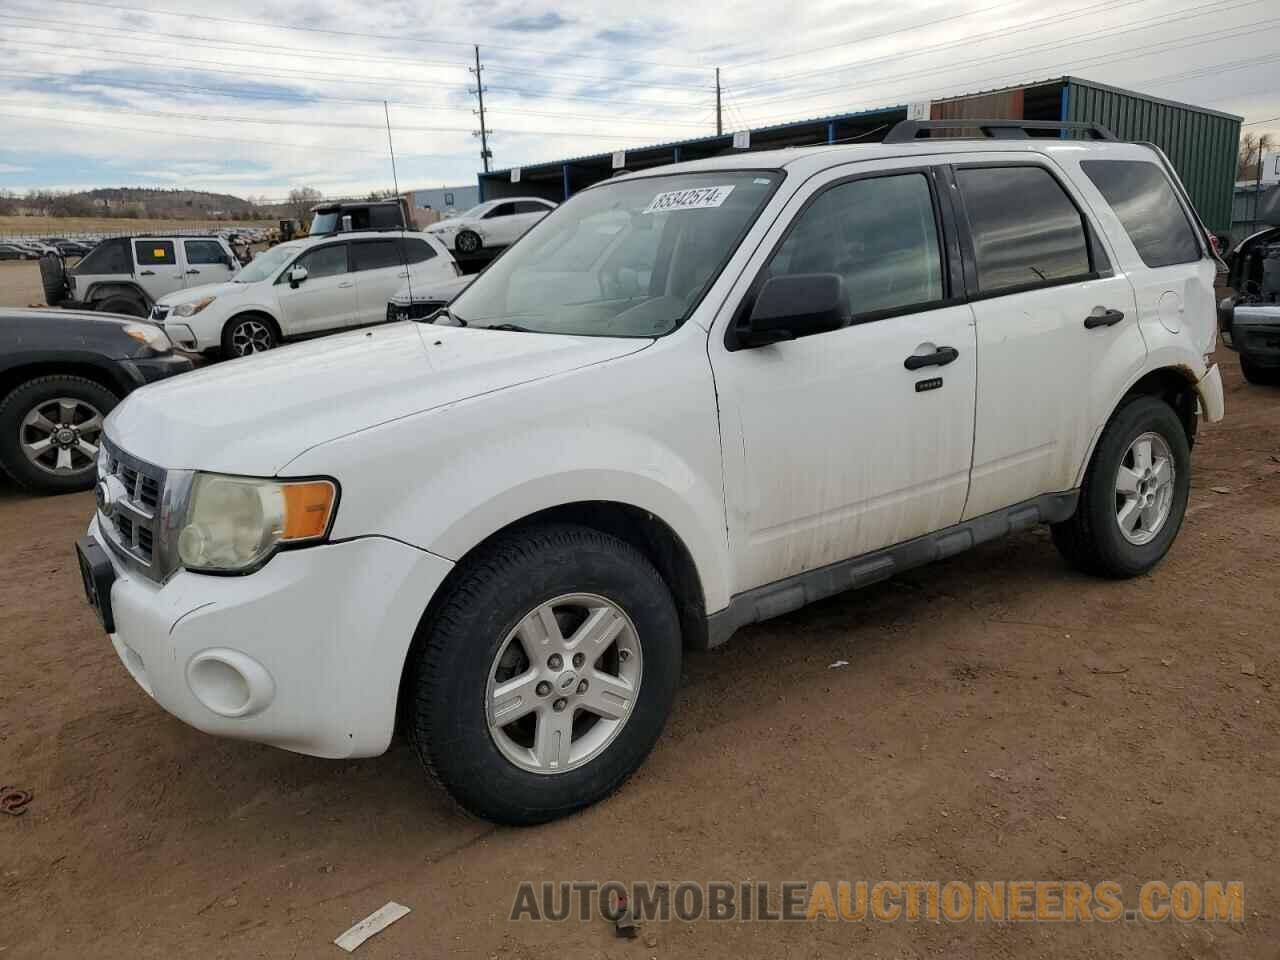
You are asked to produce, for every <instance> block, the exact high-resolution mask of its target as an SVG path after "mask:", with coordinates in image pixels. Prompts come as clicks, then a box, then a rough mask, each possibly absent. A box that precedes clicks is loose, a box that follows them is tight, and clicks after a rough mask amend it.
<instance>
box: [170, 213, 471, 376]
mask: <svg viewBox="0 0 1280 960" xmlns="http://www.w3.org/2000/svg"><path fill="white" fill-rule="evenodd" d="M460 273H461V271H460V270H459V269H458V266H457V264H455V263H454V261H453V257H452V256H450V255H449V251H448V250H446V249H445V248H444V246H443V244H441V243H440V241H438V240H436V239H435V238H434V237H427V236H424V235H423V234H421V233H405V232H402V231H399V230H397V231H394V232H386V233H358V234H357V233H352V234H346V235H342V234H339V235H337V236H326V237H313V238H311V239H307V240H295V241H292V242H290V243H282V244H279V245H278V246H275V247H272V248H271V249H270V250H266V251H264V252H263V253H260V254H258V256H257V257H256V258H255V259H254V260H252V261H251V262H250V263H249V265H248V266H246V267H245V268H244V269H243V270H241V271H240V273H239V274H238V275H237V276H236V277H235V279H234V280H232V281H231V282H229V283H223V284H218V285H216V286H207V287H198V288H195V289H188V290H184V291H182V292H181V293H175V294H172V295H171V296H167V297H163V298H162V299H161V300H160V301H159V302H158V303H157V304H156V306H155V309H154V310H153V311H152V313H151V319H152V320H154V321H155V322H157V323H159V324H161V325H162V326H163V327H164V328H165V332H167V333H168V334H169V337H170V339H172V340H173V342H174V343H176V344H177V345H178V346H179V347H181V348H182V349H184V350H198V351H202V352H203V351H209V350H218V351H220V352H221V355H222V356H223V357H242V356H246V355H248V354H251V353H260V352H262V351H263V350H270V349H271V348H272V347H275V346H278V345H279V344H280V343H281V342H282V341H285V340H292V339H297V338H302V337H311V336H315V335H317V334H323V333H331V332H333V331H335V330H341V329H343V328H346V327H359V326H365V325H367V324H371V323H381V322H383V321H385V320H386V318H387V301H388V300H389V299H390V298H391V297H392V296H393V295H394V294H395V293H396V291H398V290H399V289H400V288H401V287H403V286H404V285H405V284H406V283H408V284H423V285H426V284H428V283H431V282H436V281H440V280H445V279H453V278H454V277H456V276H458V274H460Z"/></svg>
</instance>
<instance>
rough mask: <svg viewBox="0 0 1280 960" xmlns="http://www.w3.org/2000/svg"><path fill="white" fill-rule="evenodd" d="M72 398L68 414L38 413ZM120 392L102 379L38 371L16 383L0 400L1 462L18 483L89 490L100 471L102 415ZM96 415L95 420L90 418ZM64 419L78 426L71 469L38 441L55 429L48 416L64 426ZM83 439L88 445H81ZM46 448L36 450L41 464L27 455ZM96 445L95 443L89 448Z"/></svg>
mask: <svg viewBox="0 0 1280 960" xmlns="http://www.w3.org/2000/svg"><path fill="white" fill-rule="evenodd" d="M60 400H64V401H69V402H70V404H73V405H68V406H67V407H66V416H65V418H64V417H60V416H58V414H57V413H54V415H53V416H48V415H45V416H44V420H43V421H42V420H41V419H40V417H38V416H36V414H37V412H39V411H40V410H41V409H42V407H50V408H51V409H53V410H61V409H62V407H61V405H59V403H58V401H60ZM119 402H120V400H119V397H117V396H116V395H115V394H114V393H112V392H111V391H110V390H107V389H106V388H105V387H103V386H102V385H101V384H97V383H94V382H93V381H92V380H86V379H84V378H83V377H72V376H50V377H39V378H38V379H35V380H30V381H28V382H27V383H24V384H22V385H21V386H19V387H17V388H15V389H14V390H13V391H11V392H10V393H9V395H8V396H6V397H5V398H4V399H3V401H0V465H3V467H4V471H5V473H7V474H8V475H9V476H10V477H12V478H13V480H14V482H16V483H17V484H18V485H19V486H22V487H25V488H26V489H28V490H32V491H37V492H40V493H70V492H71V491H73V490H87V489H89V488H90V487H92V486H93V484H94V480H95V478H96V476H97V465H96V448H97V447H98V445H99V444H100V443H101V442H102V426H101V424H102V418H103V417H105V416H106V415H107V414H108V413H109V412H110V411H111V410H112V408H113V407H115V405H116V404H117V403H119ZM94 416H96V420H93V419H91V418H92V417H94ZM62 419H66V420H67V421H68V423H67V426H69V427H71V428H72V429H74V430H75V431H76V437H75V443H74V446H72V445H71V444H67V446H68V455H67V456H68V458H69V459H70V467H69V469H66V470H62V469H59V468H58V463H57V453H58V451H57V449H56V446H55V447H54V448H53V449H50V448H49V447H47V446H46V447H39V444H40V441H41V440H42V439H44V438H45V437H47V436H50V435H51V431H50V430H49V429H48V427H47V426H45V425H44V421H47V422H48V423H50V424H52V425H53V426H57V427H60V426H62V423H61V422H60V421H61V420H62ZM81 441H83V442H84V444H85V445H86V446H84V447H81V446H80V442H81ZM33 446H34V447H37V448H38V449H40V450H42V451H45V450H47V451H48V452H47V453H45V452H41V453H40V454H38V455H37V456H38V460H39V463H43V464H45V467H44V468H42V467H41V466H40V465H39V464H38V463H36V462H33V461H32V459H31V457H30V456H29V455H28V452H27V451H29V450H31V448H32V447H33ZM90 448H93V449H90Z"/></svg>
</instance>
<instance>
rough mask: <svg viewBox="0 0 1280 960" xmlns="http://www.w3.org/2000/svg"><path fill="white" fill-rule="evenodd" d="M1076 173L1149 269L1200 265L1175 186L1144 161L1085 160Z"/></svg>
mask: <svg viewBox="0 0 1280 960" xmlns="http://www.w3.org/2000/svg"><path fill="white" fill-rule="evenodd" d="M1080 169H1082V170H1083V171H1084V172H1085V176H1087V177H1088V178H1089V179H1090V180H1092V181H1093V185H1094V186H1095V187H1097V188H1098V192H1099V193H1101V194H1102V195H1103V196H1104V197H1105V198H1106V200H1107V203H1109V204H1111V209H1112V210H1114V211H1115V213H1116V216H1117V217H1119V218H1120V222H1121V223H1122V224H1123V225H1124V229H1125V232H1126V233H1127V234H1129V239H1130V240H1132V241H1133V245H1134V247H1136V248H1137V250H1138V256H1140V257H1141V258H1142V262H1143V263H1145V264H1146V265H1147V266H1148V267H1167V266H1170V265H1171V264H1175V263H1192V262H1194V261H1196V260H1199V259H1200V257H1201V252H1200V244H1199V242H1198V241H1197V240H1196V235H1195V233H1194V231H1193V230H1192V229H1191V224H1190V223H1189V222H1188V220H1187V216H1186V214H1185V213H1183V212H1182V206H1181V204H1179V203H1178V197H1177V195H1176V194H1175V193H1174V192H1173V184H1171V183H1170V182H1169V178H1168V177H1167V176H1165V173H1164V171H1163V170H1161V169H1160V168H1159V167H1158V166H1156V165H1155V164H1154V163H1147V162H1146V161H1144V160H1083V161H1081V163H1080Z"/></svg>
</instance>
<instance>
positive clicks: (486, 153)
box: [467, 44, 493, 173]
mask: <svg viewBox="0 0 1280 960" xmlns="http://www.w3.org/2000/svg"><path fill="white" fill-rule="evenodd" d="M475 49H476V65H475V66H474V67H468V68H467V72H468V73H474V74H475V75H476V88H475V89H474V90H469V91H467V92H468V93H474V94H475V95H476V96H477V97H479V98H480V109H479V110H473V111H471V112H472V113H478V114H479V115H480V129H479V130H477V131H475V132H473V133H472V136H473V137H479V138H480V160H481V162H482V163H483V164H484V172H485V173H488V172H489V159H490V158H491V157H492V156H493V152H492V151H490V149H489V128H488V127H486V126H485V124H484V75H483V71H484V67H482V66H480V46H479V44H477V45H476V48H475Z"/></svg>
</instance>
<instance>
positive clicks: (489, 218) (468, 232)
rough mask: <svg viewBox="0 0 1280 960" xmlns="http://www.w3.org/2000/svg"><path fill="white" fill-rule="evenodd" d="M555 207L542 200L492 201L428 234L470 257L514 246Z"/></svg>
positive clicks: (443, 221) (442, 223) (509, 199)
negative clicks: (483, 250) (484, 251)
mask: <svg viewBox="0 0 1280 960" xmlns="http://www.w3.org/2000/svg"><path fill="white" fill-rule="evenodd" d="M555 208H556V205H555V204H554V203H552V202H551V201H550V200H543V199H542V198H541V197H508V198H504V199H502V200H488V201H486V202H485V203H482V204H479V205H478V206H475V207H472V208H471V209H470V210H468V211H467V212H466V213H463V214H460V215H459V216H456V217H450V218H448V219H447V220H441V221H440V222H439V223H433V224H432V225H431V226H429V227H427V233H429V234H431V235H432V236H433V237H438V238H440V240H442V241H443V242H444V243H445V244H447V245H448V247H449V249H450V250H454V251H456V252H458V253H461V254H464V255H470V254H475V253H479V252H480V251H481V249H486V250H495V249H500V248H502V247H508V246H510V245H511V244H513V243H515V242H516V241H517V240H519V239H520V237H521V236H523V235H524V232H525V231H526V230H528V229H529V228H530V227H532V226H533V225H534V224H535V223H537V222H538V221H539V220H541V219H542V218H543V217H545V216H546V215H547V214H548V213H550V212H551V211H552V210H554V209H555Z"/></svg>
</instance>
